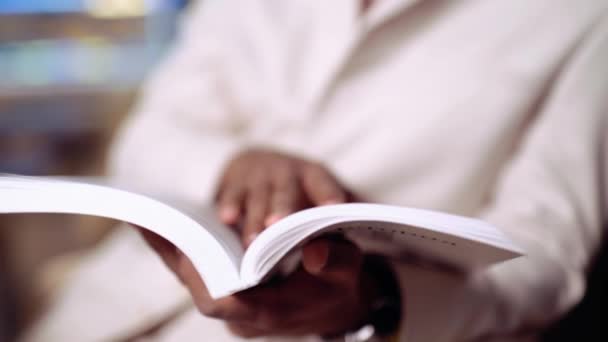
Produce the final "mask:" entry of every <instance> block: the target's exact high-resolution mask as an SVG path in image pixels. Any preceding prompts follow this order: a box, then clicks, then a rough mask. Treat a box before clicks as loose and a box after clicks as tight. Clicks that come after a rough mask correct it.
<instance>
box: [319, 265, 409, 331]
mask: <svg viewBox="0 0 608 342" xmlns="http://www.w3.org/2000/svg"><path fill="white" fill-rule="evenodd" d="M363 272H365V273H367V276H368V277H370V278H371V279H372V282H373V294H372V300H371V304H370V312H369V314H368V317H367V319H366V320H365V322H364V323H363V324H362V325H361V326H359V328H358V329H356V330H354V331H350V332H348V333H346V334H344V336H340V337H337V338H331V339H325V340H324V341H326V342H382V341H391V340H392V339H393V338H394V337H395V335H396V334H397V333H398V330H399V325H400V323H401V318H402V317H401V314H402V313H401V301H402V298H401V289H400V287H399V283H398V281H397V279H396V278H395V275H394V273H393V270H392V269H391V267H390V266H389V265H388V263H387V262H386V259H385V258H384V257H381V256H377V255H367V256H366V257H365V259H364V263H363Z"/></svg>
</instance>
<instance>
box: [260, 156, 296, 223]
mask: <svg viewBox="0 0 608 342" xmlns="http://www.w3.org/2000/svg"><path fill="white" fill-rule="evenodd" d="M299 185H300V184H299V183H298V179H297V176H296V173H295V171H294V170H293V168H292V167H291V166H289V165H287V164H285V165H282V166H279V167H278V168H277V169H276V173H275V177H274V179H273V187H272V194H271V198H270V210H269V213H268V215H267V216H266V219H265V222H264V224H265V225H266V226H269V225H271V224H273V223H275V222H276V221H278V220H280V219H281V218H283V217H285V216H287V215H289V214H291V213H292V212H294V211H296V210H297V209H298V207H299V205H300V204H299V202H302V200H301V198H302V197H303V194H302V193H301V191H300V186H299Z"/></svg>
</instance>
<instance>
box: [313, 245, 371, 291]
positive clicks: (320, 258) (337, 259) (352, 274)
mask: <svg viewBox="0 0 608 342" xmlns="http://www.w3.org/2000/svg"><path fill="white" fill-rule="evenodd" d="M302 264H303V266H304V269H305V270H306V271H307V272H308V273H310V274H312V275H315V276H318V277H320V278H323V279H325V280H327V281H329V282H332V283H337V284H344V283H345V282H346V283H352V282H355V281H356V279H358V277H359V274H360V272H361V267H362V264H363V253H362V252H361V250H359V248H358V247H357V246H356V245H355V244H353V243H352V242H350V241H347V240H344V239H342V238H338V239H332V238H328V237H325V238H319V239H316V240H313V241H311V242H309V243H308V244H306V245H305V246H304V248H303V250H302Z"/></svg>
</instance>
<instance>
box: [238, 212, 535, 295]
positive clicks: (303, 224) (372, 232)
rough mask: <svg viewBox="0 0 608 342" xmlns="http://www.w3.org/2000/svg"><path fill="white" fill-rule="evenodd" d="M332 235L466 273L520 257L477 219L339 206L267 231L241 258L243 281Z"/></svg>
mask: <svg viewBox="0 0 608 342" xmlns="http://www.w3.org/2000/svg"><path fill="white" fill-rule="evenodd" d="M330 231H336V232H340V233H344V234H346V235H347V236H348V237H350V238H351V239H352V240H354V241H356V242H359V244H360V245H361V246H362V247H363V248H364V249H366V250H367V251H370V252H377V253H381V254H384V255H389V256H390V255H393V256H395V257H401V256H403V255H407V256H408V257H411V256H412V255H419V256H421V257H428V258H429V259H430V260H434V261H435V262H439V263H444V264H446V265H449V266H453V267H456V268H459V269H464V270H466V269H475V268H480V267H485V266H487V265H490V264H493V263H497V262H501V261H504V260H508V259H512V258H515V257H518V256H520V255H522V254H523V251H522V250H521V249H520V248H519V247H518V246H516V245H515V244H514V243H513V242H511V241H510V240H509V239H508V238H507V237H506V236H505V235H504V234H503V233H502V232H501V231H500V230H499V229H498V228H496V227H494V226H492V225H490V224H488V223H486V222H483V221H480V220H476V219H472V218H468V217H462V216H457V215H450V214H446V213H441V212H436V211H430V210H422V209H414V208H404V207H395V206H388V205H378V204H364V203H351V204H338V205H330V206H324V207H317V208H312V209H308V210H304V211H301V212H298V213H296V214H293V215H290V216H288V217H286V218H285V219H283V220H281V221H279V222H277V223H275V224H274V225H272V226H270V227H269V228H268V229H266V230H265V231H264V232H263V233H262V234H260V236H259V237H258V238H257V239H256V240H255V241H254V242H253V243H252V245H251V246H250V247H249V249H248V250H247V252H246V253H245V257H244V259H243V263H242V266H241V279H242V280H243V281H244V282H245V283H247V284H255V283H256V282H258V281H260V280H261V279H262V278H263V277H264V276H265V275H266V274H267V273H268V272H270V270H271V269H272V268H273V267H274V266H275V265H276V264H277V263H278V262H279V261H280V260H281V259H282V258H283V257H284V256H285V255H286V254H287V253H289V251H291V250H292V249H293V248H294V247H296V246H297V245H300V244H301V243H302V241H305V240H307V239H309V238H311V237H313V236H316V235H318V234H320V233H325V232H330Z"/></svg>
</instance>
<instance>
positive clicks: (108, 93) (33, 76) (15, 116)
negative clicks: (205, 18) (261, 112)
mask: <svg viewBox="0 0 608 342" xmlns="http://www.w3.org/2000/svg"><path fill="white" fill-rule="evenodd" d="M187 2H188V1H186V0H0V172H8V173H19V174H32V175H36V174H63V175H66V174H67V175H101V174H102V173H103V159H104V154H105V153H104V152H105V150H106V147H107V145H108V142H109V140H110V138H111V136H112V131H113V129H114V128H115V127H116V126H117V124H118V123H119V122H120V120H121V118H122V117H123V116H124V115H125V114H126V113H127V111H128V110H129V107H130V105H131V103H132V102H133V100H134V97H135V96H136V94H137V90H138V87H139V85H140V83H141V82H142V80H143V79H144V77H145V76H146V74H147V72H148V71H149V70H150V69H151V67H153V66H154V65H155V64H156V63H157V62H158V60H159V58H160V57H162V56H163V54H164V53H165V51H166V50H167V48H168V47H169V46H170V43H171V40H172V38H173V37H174V33H175V31H176V21H177V19H178V17H179V14H180V12H181V11H182V10H183V8H184V7H186V6H187ZM133 61H137V63H133ZM83 225H86V226H87V229H82V228H81V226H83ZM111 225H112V223H111V222H108V221H105V220H103V219H93V218H83V217H74V216H62V215H35V216H29V217H28V216H21V215H10V216H3V217H0V341H11V340H12V339H13V338H14V336H16V334H18V332H19V331H20V330H21V329H23V327H24V326H26V325H27V324H28V322H30V321H31V320H32V319H33V318H34V317H35V316H36V315H37V314H38V313H39V312H41V310H43V309H44V305H45V299H46V298H48V295H49V294H50V293H51V292H52V291H53V289H54V288H56V287H57V286H59V284H60V283H61V275H62V273H63V272H65V270H66V269H68V268H69V265H70V260H73V259H74V258H75V257H76V256H77V255H78V253H79V252H80V251H82V250H84V248H86V247H87V246H90V245H92V244H94V243H95V242H96V241H98V240H99V239H100V238H101V237H103V236H104V234H106V233H107V231H108V229H110V227H111ZM59 256H60V257H59Z"/></svg>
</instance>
